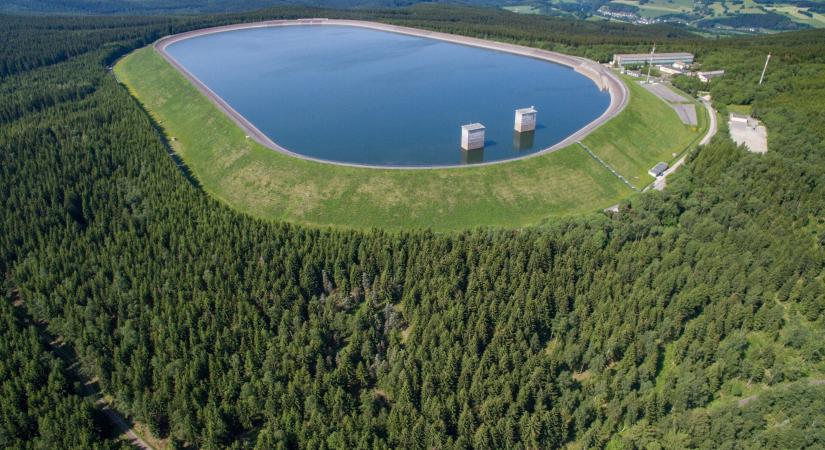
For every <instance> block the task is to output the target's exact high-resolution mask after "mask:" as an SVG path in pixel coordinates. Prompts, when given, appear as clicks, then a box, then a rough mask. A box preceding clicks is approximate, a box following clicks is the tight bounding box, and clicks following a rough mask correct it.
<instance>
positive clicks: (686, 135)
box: [582, 78, 708, 186]
mask: <svg viewBox="0 0 825 450" xmlns="http://www.w3.org/2000/svg"><path fill="white" fill-rule="evenodd" d="M625 81H626V84H627V86H628V89H629V90H630V103H629V104H628V105H627V108H625V110H624V111H622V112H621V114H619V115H618V116H617V117H616V118H614V119H613V120H611V121H609V122H607V123H606V124H604V125H602V126H601V128H599V129H598V130H597V131H596V132H595V133H592V134H591V135H589V136H587V138H585V139H584V140H583V141H582V142H584V143H585V145H587V146H588V147H590V149H591V150H593V152H594V153H596V154H597V155H599V157H600V158H602V159H603V160H604V161H605V162H607V163H608V164H610V165H611V166H612V167H613V168H614V169H616V171H618V172H619V173H621V174H622V175H624V177H625V178H627V179H628V180H629V181H630V182H631V183H633V185H634V186H645V185H647V184H649V183H650V182H652V181H653V177H651V176H650V175H648V173H647V171H648V170H650V168H651V167H653V166H655V165H656V163H658V162H660V161H665V162H668V161H673V160H674V159H675V157H674V153H675V154H676V155H680V154H681V153H682V152H684V151H685V149H686V148H687V147H688V146H690V145H692V144H693V143H695V142H698V139H699V138H701V136H702V135H704V133H705V131H707V127H708V124H707V117H706V115H707V113H706V112H705V109H704V108H703V107H702V106H701V105H700V104H698V103H697V106H696V108H697V109H696V117H697V123H698V125H697V126H696V127H691V126H688V125H685V124H683V123H682V122H681V121H680V120H679V116H677V115H676V112H675V111H674V110H673V108H671V107H670V106H669V105H668V104H667V103H665V102H663V101H662V100H661V99H659V98H657V97H656V96H655V95H653V94H651V93H650V92H648V91H647V90H646V89H645V88H644V87H642V86H640V85H639V83H638V79H635V78H626V80H625Z"/></svg>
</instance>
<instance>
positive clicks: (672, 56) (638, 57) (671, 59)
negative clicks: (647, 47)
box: [612, 53, 693, 66]
mask: <svg viewBox="0 0 825 450" xmlns="http://www.w3.org/2000/svg"><path fill="white" fill-rule="evenodd" d="M651 59H652V60H653V61H652V62H653V64H663V65H667V64H673V63H677V62H680V63H683V64H693V53H654V54H653V57H652V58H651V56H650V53H616V54H615V55H613V61H612V64H613V65H614V66H636V65H644V64H647V63H649V62H651Z"/></svg>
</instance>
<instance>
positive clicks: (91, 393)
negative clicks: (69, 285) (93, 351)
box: [12, 290, 156, 450]
mask: <svg viewBox="0 0 825 450" xmlns="http://www.w3.org/2000/svg"><path fill="white" fill-rule="evenodd" d="M12 292H13V294H14V295H13V298H14V301H13V302H12V305H14V307H15V308H17V309H18V310H19V311H20V312H21V316H22V317H23V319H24V320H25V321H26V322H27V323H29V324H31V325H33V326H34V327H35V328H36V329H37V332H38V333H39V334H40V336H41V337H42V338H43V339H44V341H45V342H47V343H48V347H49V350H51V351H52V353H54V354H55V355H56V356H57V357H58V358H60V359H61V360H62V361H63V363H64V364H65V365H66V371H67V372H68V374H69V375H71V376H72V377H73V378H74V379H75V380H76V381H78V383H79V384H80V390H81V392H79V394H81V396H83V397H90V398H92V399H93V400H94V404H95V407H96V408H98V410H99V411H100V412H101V413H103V415H104V416H105V417H106V419H107V420H108V421H109V423H110V424H111V425H112V430H113V431H114V432H115V433H116V435H117V436H124V437H125V439H126V440H127V441H128V442H129V443H130V444H132V445H133V446H134V447H136V448H139V449H142V450H156V449H155V447H153V446H151V445H149V443H147V442H146V441H145V440H144V439H143V438H141V437H140V436H139V435H138V434H137V432H136V431H135V429H134V427H133V422H132V421H130V420H128V419H126V418H125V415H124V414H122V413H120V412H119V411H117V410H116V409H115V408H114V407H113V406H112V405H111V404H109V403H108V402H107V401H106V400H105V399H104V398H103V392H102V391H101V390H100V385H99V384H98V383H97V381H96V380H95V379H92V378H89V377H88V376H87V375H85V374H84V373H83V371H82V370H80V367H81V366H80V360H79V358H78V357H77V353H76V352H75V350H74V348H72V346H71V345H70V344H69V343H68V342H66V341H65V340H64V339H63V337H62V336H54V335H53V334H52V333H51V332H50V331H49V330H48V324H47V323H46V322H43V321H39V320H36V319H34V318H33V317H32V315H31V314H30V313H29V311H28V308H27V306H26V302H25V301H24V300H23V299H22V298H20V295H19V293H18V291H17V290H14V291H12Z"/></svg>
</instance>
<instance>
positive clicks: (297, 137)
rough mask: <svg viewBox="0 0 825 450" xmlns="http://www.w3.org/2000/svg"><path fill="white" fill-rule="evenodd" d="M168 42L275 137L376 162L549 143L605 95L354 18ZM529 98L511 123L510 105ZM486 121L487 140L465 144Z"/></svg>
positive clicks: (499, 154) (496, 153)
mask: <svg viewBox="0 0 825 450" xmlns="http://www.w3.org/2000/svg"><path fill="white" fill-rule="evenodd" d="M166 51H167V53H168V54H169V55H171V56H172V57H173V58H174V59H175V60H176V61H178V63H180V64H181V65H182V66H183V67H185V68H186V70H187V71H188V72H190V73H191V74H192V75H194V76H195V77H197V78H198V79H199V80H200V81H201V82H202V83H203V84H205V85H206V86H208V87H209V89H211V90H212V91H213V92H214V93H215V94H217V95H218V96H220V97H221V98H222V99H223V100H225V101H226V102H227V103H228V104H229V105H230V106H231V107H232V108H233V109H235V110H236V111H237V112H238V113H240V114H241V115H243V116H244V118H246V119H247V120H248V121H249V122H250V123H252V124H253V125H254V126H255V127H256V128H258V129H259V130H260V131H261V132H263V133H264V134H266V135H267V136H268V137H269V138H270V139H271V140H272V141H274V142H276V143H278V144H279V145H280V146H282V147H284V148H286V149H288V150H290V151H292V152H294V153H299V154H301V155H305V156H308V157H312V158H318V159H323V160H327V161H334V162H344V163H353V164H363V165H378V166H407V167H410V166H428V165H441V166H443V165H461V164H472V163H477V162H490V161H502V160H506V159H512V158H518V157H521V156H525V155H528V154H530V153H535V152H537V151H540V150H543V149H546V148H548V147H550V146H552V145H553V144H556V143H558V142H560V141H562V140H563V139H565V138H566V137H567V136H569V135H571V134H573V133H574V132H576V131H577V130H579V129H581V128H582V127H584V126H585V125H587V124H588V123H590V122H592V121H593V120H595V119H596V118H598V117H599V116H600V115H601V114H602V113H603V112H604V111H605V110H606V109H607V107H608V105H609V104H610V95H609V93H608V92H607V91H600V90H599V89H598V88H597V87H596V85H595V84H594V83H593V81H591V80H590V79H589V78H587V77H585V76H583V75H581V74H579V73H577V72H575V71H574V70H573V69H571V68H569V67H566V66H563V65H559V64H554V63H550V62H547V61H542V60H538V59H533V58H528V57H525V56H520V55H514V54H510V53H505V52H499V51H494V50H488V49H482V48H476V47H470V46H465V45H460V44H455V43H450V42H444V41H438V40H435V39H428V38H424V37H416V36H408V35H402V34H396V33H391V32H386V31H378V30H371V29H365V28H360V27H353V26H340V25H324V26H311V25H299V26H285V27H265V28H248V29H241V30H233V31H224V32H220V33H214V34H206V35H201V36H197V37H192V38H188V39H184V40H180V41H178V42H174V43H172V44H170V45H169V46H168V47H167V48H166ZM530 106H533V107H535V109H536V110H537V111H538V113H537V120H536V129H535V131H532V132H527V133H516V132H515V131H514V130H513V127H514V111H515V110H516V109H519V108H528V107H530ZM470 123H481V124H483V125H484V127H485V137H484V148H483V149H482V150H470V151H465V150H462V149H461V145H460V144H461V126H462V125H465V124H470Z"/></svg>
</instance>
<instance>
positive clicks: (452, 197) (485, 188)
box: [115, 47, 689, 230]
mask: <svg viewBox="0 0 825 450" xmlns="http://www.w3.org/2000/svg"><path fill="white" fill-rule="evenodd" d="M115 72H116V74H117V76H118V78H119V79H120V80H121V81H122V82H123V83H125V84H126V85H127V86H128V88H129V89H130V91H131V92H132V94H133V95H134V96H135V97H136V98H137V99H138V100H139V101H140V102H141V103H142V104H143V105H144V107H145V108H146V109H147V110H148V111H149V112H150V114H152V115H153V117H154V118H155V120H156V121H157V122H158V123H159V124H160V125H161V127H162V128H163V129H164V131H165V132H166V134H167V135H168V137H169V138H170V142H171V144H172V146H173V148H174V150H175V151H176V152H177V153H178V154H179V155H180V156H181V157H182V158H183V160H184V161H185V162H186V164H187V166H188V167H189V168H190V169H191V170H192V172H193V173H194V175H195V176H196V177H197V178H198V180H199V181H200V183H201V184H202V185H203V187H204V189H205V190H206V191H207V192H209V193H210V194H211V195H213V196H214V197H216V198H218V199H220V200H222V201H224V202H226V203H227V204H229V205H231V206H232V207H234V208H236V209H238V210H241V211H244V212H246V213H249V214H251V215H254V216H257V217H261V218H267V219H274V220H286V221H292V222H299V223H302V224H307V225H317V226H335V227H354V228H370V227H381V228H386V229H391V230H399V229H406V228H433V229H435V230H457V229H462V228H467V227H472V226H501V227H521V226H530V225H535V224H537V223H539V222H541V221H542V220H544V219H547V218H553V217H561V216H569V215H574V214H581V213H588V212H594V211H598V210H600V209H602V208H604V207H607V206H609V205H611V204H614V203H616V202H618V201H619V200H621V199H622V198H624V197H627V196H628V195H630V194H631V193H632V191H631V190H630V189H629V188H627V187H626V186H625V185H624V184H622V183H621V181H619V180H618V179H617V178H615V177H614V176H612V175H611V174H610V173H609V172H607V171H606V170H605V169H604V168H602V167H601V166H600V165H599V164H598V163H596V162H595V161H593V160H592V159H591V158H590V157H589V156H588V155H587V154H586V153H585V152H583V151H582V150H581V149H580V148H578V146H571V147H568V148H566V149H562V150H560V151H558V152H555V153H552V154H549V155H543V156H540V157H536V158H530V159H527V160H521V161H514V162H510V163H506V164H497V165H492V166H484V167H476V168H464V169H438V170H424V171H422V170H409V171H405V170H377V169H363V168H351V167H342V166H336V165H331V164H322V163H317V162H311V161H305V160H301V159H297V158H293V157H289V156H286V155H282V154H280V153H277V152H274V151H272V150H270V149H267V148H265V147H263V146H260V145H258V144H257V143H255V142H253V141H251V140H249V139H246V138H245V136H244V133H243V131H241V130H240V129H239V128H238V127H237V126H235V124H234V123H233V122H232V121H231V120H229V119H228V118H227V117H226V116H224V115H223V114H222V113H221V112H220V111H219V110H218V109H217V108H216V107H215V106H214V105H213V104H212V103H211V102H209V100H208V99H206V98H205V97H204V96H202V95H201V94H200V93H199V92H198V91H197V90H196V89H195V88H194V86H192V85H191V84H189V82H188V81H187V80H186V79H185V78H183V76H182V75H180V74H179V73H178V72H177V71H176V70H175V69H174V68H172V67H171V66H170V65H168V64H167V63H166V62H165V61H164V60H163V59H162V58H161V57H160V56H159V55H158V54H157V53H155V51H154V50H153V49H152V48H150V47H147V48H143V49H140V50H138V51H136V52H134V53H132V54H130V55H128V56H127V57H125V58H123V59H122V60H121V61H120V62H119V63H118V64H117V66H116V67H115ZM633 93H634V96H633V98H632V100H631V105H630V106H629V107H628V110H629V112H627V111H626V112H623V113H622V115H620V117H619V118H617V119H615V120H619V119H622V117H623V116H625V115H628V114H632V115H633V116H634V117H638V116H641V117H643V118H644V120H643V123H651V122H652V121H654V118H653V117H650V116H651V115H653V116H655V115H656V114H658V113H657V112H656V111H646V110H645V109H644V108H640V107H639V106H636V105H635V104H634V102H636V101H638V98H639V97H642V95H635V94H636V90H634V91H633ZM645 93H646V92H645ZM648 95H649V94H648ZM651 98H653V100H656V101H658V102H659V103H661V101H659V100H658V99H656V98H655V97H652V96H651ZM671 113H672V111H671ZM672 114H673V120H676V121H677V123H678V119H676V117H675V113H672ZM622 122H623V123H624V122H627V119H624V120H622ZM609 125H610V123H609V124H607V125H605V126H603V127H602V129H600V130H598V131H597V132H596V134H599V133H606V134H614V133H616V130H615V126H609ZM667 129H668V128H665V130H667ZM602 130H604V131H602ZM649 132H652V133H653V134H654V135H657V136H658V137H657V138H656V139H652V141H654V142H656V141H658V142H662V141H665V140H667V139H668V135H667V134H663V133H661V132H659V131H657V129H656V128H652V131H649ZM664 132H665V133H667V131H664ZM673 138H674V137H673V136H670V139H673ZM676 138H678V136H676ZM686 141H689V139H687V140H686ZM682 145H684V143H683V144H682ZM634 147H635V146H634ZM636 148H638V147H636ZM668 151H669V149H668V150H666V151H664V153H667V152H668ZM628 153H629V154H631V155H633V154H635V153H636V152H634V151H633V150H629V151H628ZM659 153H661V152H659ZM657 154H658V153H657ZM644 170H645V171H646V170H647V167H645V169H644Z"/></svg>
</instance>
